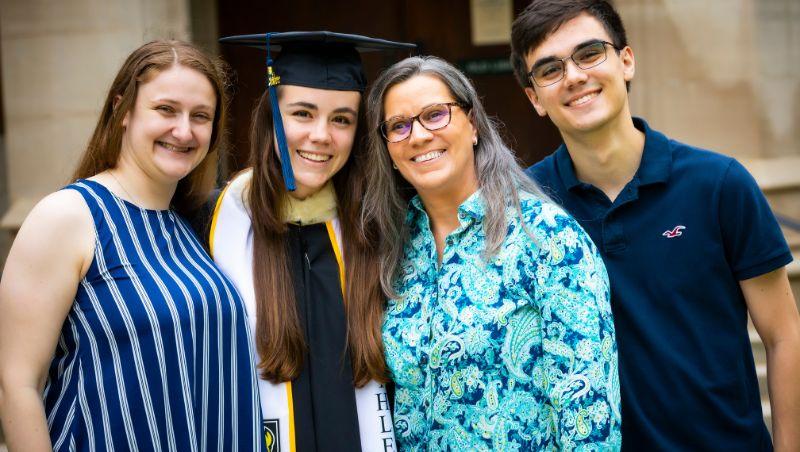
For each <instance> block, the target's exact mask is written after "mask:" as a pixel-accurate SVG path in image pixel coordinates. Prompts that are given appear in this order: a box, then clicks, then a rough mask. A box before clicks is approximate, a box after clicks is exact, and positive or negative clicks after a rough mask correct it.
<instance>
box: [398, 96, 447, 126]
mask: <svg viewBox="0 0 800 452" xmlns="http://www.w3.org/2000/svg"><path fill="white" fill-rule="evenodd" d="M453 102H458V101H457V100H446V101H442V102H431V103H429V104H428V105H426V106H424V107H422V108H420V110H419V114H421V113H422V112H423V111H425V109H426V108H428V107H432V106H434V105H441V104H450V103H453ZM458 104H459V105H461V102H458ZM397 118H405V119H409V118H411V116H406V115H394V116H390V117H388V118H387V119H386V121H389V120H392V119H397Z"/></svg>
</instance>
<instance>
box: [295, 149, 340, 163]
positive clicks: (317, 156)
mask: <svg viewBox="0 0 800 452" xmlns="http://www.w3.org/2000/svg"><path fill="white" fill-rule="evenodd" d="M297 153H298V154H300V157H303V158H304V159H308V160H313V161H315V162H327V161H328V160H330V159H331V157H332V156H330V155H324V154H312V153H310V152H303V151H297Z"/></svg>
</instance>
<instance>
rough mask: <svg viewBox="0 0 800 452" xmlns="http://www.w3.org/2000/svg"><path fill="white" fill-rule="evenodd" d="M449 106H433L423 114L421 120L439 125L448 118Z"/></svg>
mask: <svg viewBox="0 0 800 452" xmlns="http://www.w3.org/2000/svg"><path fill="white" fill-rule="evenodd" d="M447 113H448V110H447V105H443V104H440V105H432V106H430V107H428V108H427V109H426V110H425V111H423V112H422V114H421V115H420V118H421V119H422V120H423V121H425V122H428V123H437V122H439V121H442V120H443V119H444V118H446V117H447Z"/></svg>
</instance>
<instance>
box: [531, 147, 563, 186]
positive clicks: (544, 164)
mask: <svg viewBox="0 0 800 452" xmlns="http://www.w3.org/2000/svg"><path fill="white" fill-rule="evenodd" d="M525 174H527V175H528V177H530V178H532V179H533V180H535V181H536V182H537V183H538V184H539V185H544V186H549V185H551V182H552V180H553V178H554V177H555V176H556V158H555V152H554V153H552V154H550V155H548V156H547V157H545V158H543V159H542V160H540V161H539V162H537V163H535V164H533V165H532V166H530V167H529V168H528V169H526V170H525Z"/></svg>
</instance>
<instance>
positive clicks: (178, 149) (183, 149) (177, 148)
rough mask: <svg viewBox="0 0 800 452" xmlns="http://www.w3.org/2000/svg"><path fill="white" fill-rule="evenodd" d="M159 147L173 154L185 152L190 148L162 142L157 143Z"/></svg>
mask: <svg viewBox="0 0 800 452" xmlns="http://www.w3.org/2000/svg"><path fill="white" fill-rule="evenodd" d="M158 143H159V144H160V145H161V146H163V147H165V148H166V149H168V150H170V151H174V152H187V151H188V150H189V149H190V148H189V147H188V146H175V145H172V144H169V143H165V142H163V141H159V142H158Z"/></svg>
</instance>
